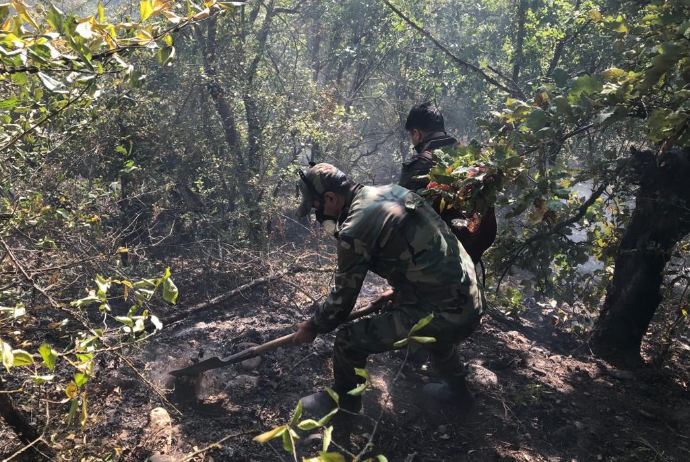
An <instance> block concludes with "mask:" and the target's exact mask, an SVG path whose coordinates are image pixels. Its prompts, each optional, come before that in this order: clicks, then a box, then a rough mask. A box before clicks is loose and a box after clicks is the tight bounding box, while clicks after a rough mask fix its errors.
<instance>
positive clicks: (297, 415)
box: [288, 401, 302, 427]
mask: <svg viewBox="0 0 690 462" xmlns="http://www.w3.org/2000/svg"><path fill="white" fill-rule="evenodd" d="M301 418H302V401H297V407H296V408H295V412H293V413H292V418H291V419H290V423H289V424H288V425H289V426H290V427H292V426H293V425H295V424H296V423H297V421H298V420H299V419H301Z"/></svg>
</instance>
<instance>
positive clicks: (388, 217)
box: [293, 164, 485, 415]
mask: <svg viewBox="0 0 690 462" xmlns="http://www.w3.org/2000/svg"><path fill="white" fill-rule="evenodd" d="M300 177H301V178H300V181H299V188H300V191H301V193H302V203H301V205H300V207H299V209H298V211H297V215H298V216H301V217H303V216H306V215H307V214H308V213H309V212H310V210H311V209H312V208H313V209H315V210H316V219H317V220H318V221H319V222H320V223H321V224H322V225H323V227H324V229H325V230H326V231H327V232H328V233H332V234H333V236H334V237H335V238H336V239H337V241H338V267H337V270H336V274H335V287H334V288H333V289H332V290H331V293H330V295H329V296H328V298H327V299H326V301H325V302H324V303H323V304H322V305H321V306H319V307H318V308H317V310H316V313H315V314H314V315H313V317H312V318H311V319H309V320H308V321H305V322H303V323H301V324H299V326H298V330H297V332H296V333H295V335H294V337H293V342H294V343H297V344H299V343H310V342H313V341H314V339H315V338H316V336H317V335H318V334H323V333H326V332H330V331H332V330H333V329H335V328H336V327H338V326H339V325H341V324H343V323H345V322H346V321H347V318H348V315H349V314H350V312H351V311H352V309H353V307H354V306H355V302H356V301H357V296H358V294H359V291H360V289H361V287H362V282H363V281H364V277H365V276H366V274H367V271H373V272H374V273H376V274H378V275H379V276H381V277H383V278H385V279H386V280H387V281H388V283H389V284H390V285H391V287H392V288H393V289H392V290H390V291H387V292H385V293H384V294H382V295H381V296H380V297H379V299H378V300H377V301H376V302H374V303H384V304H385V305H386V308H387V309H385V311H384V312H383V313H381V314H379V315H377V316H375V317H372V318H368V319H364V320H360V321H357V322H354V323H351V324H347V325H346V326H344V327H342V328H341V329H340V330H339V331H338V333H337V334H336V339H335V345H334V349H333V375H334V381H335V383H334V385H333V389H334V390H335V391H336V392H337V393H338V394H339V396H340V407H341V408H343V409H345V410H348V411H351V412H359V410H360V409H361V398H360V397H359V396H350V395H348V394H347V392H348V391H349V390H352V389H353V388H355V387H356V386H357V385H358V383H361V381H362V380H363V379H362V378H361V377H359V376H358V375H356V374H355V368H364V367H365V364H366V360H367V357H368V356H369V355H370V354H375V353H382V352H384V351H390V350H393V349H396V347H395V346H394V344H395V343H396V342H397V341H399V340H401V339H404V338H406V337H407V336H408V333H409V331H410V329H411V328H412V327H413V326H414V325H415V324H416V323H417V322H418V321H419V320H420V319H422V318H425V317H427V316H428V315H429V314H431V313H433V314H434V316H433V318H432V320H431V322H430V323H429V324H428V325H426V326H425V327H424V328H423V329H422V330H420V331H418V332H417V333H416V334H415V335H420V336H427V337H434V338H435V339H436V342H435V343H431V344H430V356H431V360H432V365H433V366H434V368H435V369H436V370H437V371H438V373H439V375H440V376H441V378H442V379H443V380H444V382H445V383H442V384H441V383H430V384H427V385H426V386H425V387H424V393H425V394H426V395H428V396H429V397H430V398H432V399H434V400H437V401H441V402H444V403H449V404H450V403H458V404H470V403H471V402H472V401H473V399H474V398H473V396H472V393H471V392H470V390H469V389H468V387H467V384H466V381H465V376H466V370H465V367H464V365H463V364H462V361H461V360H460V357H459V356H458V352H457V349H456V347H455V344H456V343H458V342H460V341H462V340H464V339H465V338H467V337H468V336H469V335H470V334H471V333H472V332H473V331H474V329H475V328H476V327H477V326H478V325H479V321H480V319H481V316H482V314H483V310H484V303H485V300H484V294H483V289H482V287H481V285H480V283H479V282H478V281H477V279H476V275H475V270H474V264H473V263H472V260H471V259H470V257H469V256H468V254H467V252H466V251H465V249H463V247H462V245H461V244H460V242H459V241H458V240H457V238H456V237H455V236H454V235H453V233H452V232H451V231H450V229H449V228H448V227H447V226H446V224H445V223H444V222H443V220H442V219H441V218H440V217H439V216H438V214H437V213H436V212H435V211H434V210H433V209H432V208H431V207H430V206H429V205H428V204H427V203H426V201H425V200H424V199H423V198H421V197H419V196H418V195H416V194H415V193H413V192H410V191H409V190H407V189H405V188H403V187H401V186H394V185H391V186H382V187H372V186H362V185H360V184H355V183H353V182H352V181H351V180H349V179H348V178H347V177H346V176H345V174H344V173H343V172H341V171H340V170H338V169H337V168H335V167H333V166H332V165H329V164H316V165H315V166H313V167H312V168H311V169H309V171H308V172H307V173H306V174H304V173H303V172H300ZM302 406H303V409H304V410H305V411H306V412H308V413H310V414H313V415H324V414H326V413H328V412H329V411H330V410H332V409H333V408H334V407H336V404H335V403H334V401H333V400H332V398H331V397H330V396H329V394H328V393H327V392H325V391H322V392H319V393H315V394H312V395H309V396H307V397H305V398H302Z"/></svg>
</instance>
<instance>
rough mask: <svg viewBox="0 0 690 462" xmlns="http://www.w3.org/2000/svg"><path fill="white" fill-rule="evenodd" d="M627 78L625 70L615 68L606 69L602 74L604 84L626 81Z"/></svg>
mask: <svg viewBox="0 0 690 462" xmlns="http://www.w3.org/2000/svg"><path fill="white" fill-rule="evenodd" d="M627 76H628V73H627V72H625V71H624V70H623V69H618V68H615V67H611V68H609V69H606V70H605V71H604V72H602V73H601V78H603V79H604V82H618V81H619V80H621V79H624V78H625V77H627Z"/></svg>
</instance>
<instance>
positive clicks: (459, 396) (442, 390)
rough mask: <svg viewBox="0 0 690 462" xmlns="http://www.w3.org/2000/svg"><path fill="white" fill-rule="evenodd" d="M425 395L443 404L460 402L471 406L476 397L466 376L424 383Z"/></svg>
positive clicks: (459, 403)
mask: <svg viewBox="0 0 690 462" xmlns="http://www.w3.org/2000/svg"><path fill="white" fill-rule="evenodd" d="M424 396H426V397H428V398H430V399H431V400H433V401H436V402H438V403H442V404H458V405H461V406H466V407H471V406H473V405H474V404H475V398H474V395H473V394H472V392H471V391H470V389H469V387H468V386H467V380H465V377H457V378H454V379H453V380H450V381H448V382H444V383H428V384H426V385H424Z"/></svg>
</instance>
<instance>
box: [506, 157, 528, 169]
mask: <svg viewBox="0 0 690 462" xmlns="http://www.w3.org/2000/svg"><path fill="white" fill-rule="evenodd" d="M524 160H525V158H524V156H511V157H508V158H507V159H506V160H505V161H503V168H505V169H510V168H516V167H519V166H520V165H522V162H524Z"/></svg>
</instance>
